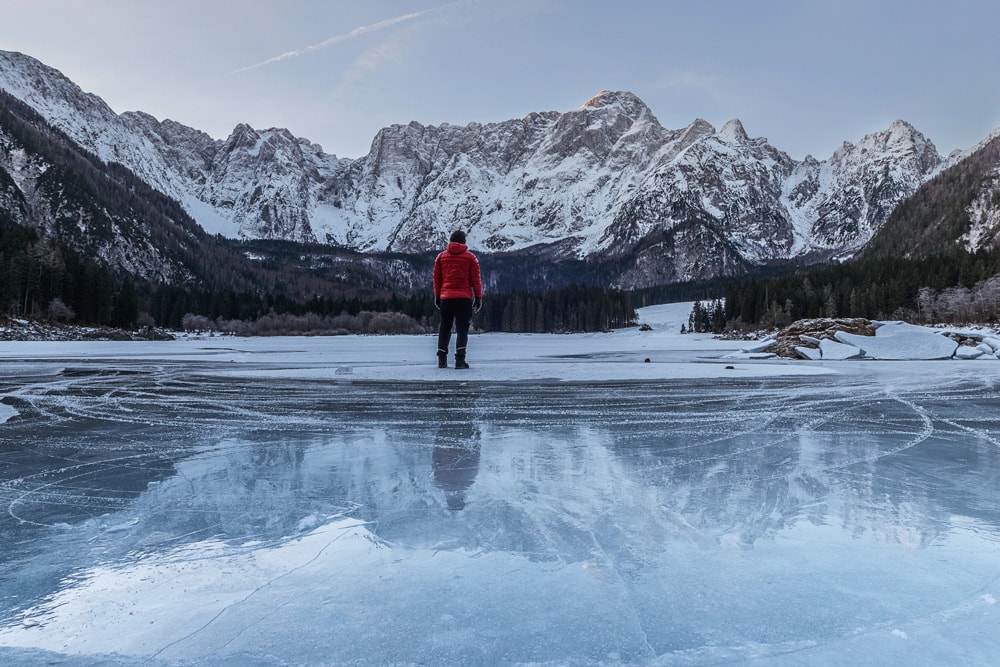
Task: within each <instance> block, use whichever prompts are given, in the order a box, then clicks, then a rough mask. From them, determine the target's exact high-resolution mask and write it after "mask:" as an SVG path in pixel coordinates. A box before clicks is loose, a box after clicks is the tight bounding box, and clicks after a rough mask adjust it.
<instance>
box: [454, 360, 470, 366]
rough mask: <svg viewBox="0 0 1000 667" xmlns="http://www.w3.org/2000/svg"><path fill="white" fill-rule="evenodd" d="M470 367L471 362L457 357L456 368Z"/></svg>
mask: <svg viewBox="0 0 1000 667" xmlns="http://www.w3.org/2000/svg"><path fill="white" fill-rule="evenodd" d="M468 367H469V364H467V363H465V360H464V359H463V360H462V361H458V360H457V359H456V360H455V368H468Z"/></svg>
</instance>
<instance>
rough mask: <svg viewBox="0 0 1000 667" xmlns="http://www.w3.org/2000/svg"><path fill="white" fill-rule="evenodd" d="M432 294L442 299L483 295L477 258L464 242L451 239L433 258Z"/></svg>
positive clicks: (480, 296) (479, 296)
mask: <svg viewBox="0 0 1000 667" xmlns="http://www.w3.org/2000/svg"><path fill="white" fill-rule="evenodd" d="M434 296H437V297H441V298H442V299H471V298H472V297H473V296H476V297H478V298H480V299H481V298H482V297H483V281H482V279H481V278H480V276H479V260H478V259H476V256H475V255H473V254H472V253H471V252H469V247H468V246H467V245H465V244H464V243H455V242H454V241H452V242H451V243H449V244H448V249H447V250H445V251H444V252H442V253H441V254H440V255H438V256H437V259H435V260H434Z"/></svg>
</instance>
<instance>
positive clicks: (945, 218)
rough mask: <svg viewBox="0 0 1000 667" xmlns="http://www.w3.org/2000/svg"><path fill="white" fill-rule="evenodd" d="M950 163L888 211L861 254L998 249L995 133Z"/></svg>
mask: <svg viewBox="0 0 1000 667" xmlns="http://www.w3.org/2000/svg"><path fill="white" fill-rule="evenodd" d="M950 162H951V166H949V167H948V168H947V169H944V170H942V171H941V172H940V173H939V174H937V175H936V176H935V177H934V178H932V179H930V180H929V181H927V182H926V183H924V184H923V185H921V186H920V187H919V188H918V189H917V190H916V192H915V193H914V194H913V196H912V197H910V198H908V199H907V200H906V201H904V202H902V203H901V204H900V205H899V206H898V207H897V208H896V209H895V210H894V211H893V212H892V214H891V215H890V216H889V217H888V219H887V221H886V223H885V225H884V226H883V227H882V228H881V230H880V231H879V233H878V234H877V235H876V236H875V238H874V239H873V240H872V242H871V243H870V244H869V246H868V247H867V248H866V249H865V255H866V256H869V257H894V256H902V257H908V258H925V257H931V256H934V255H940V254H947V253H951V252H955V251H964V252H976V251H979V250H989V249H994V248H997V247H1000V133H996V132H994V133H993V135H991V136H990V137H989V138H987V139H986V140H985V141H983V142H982V143H981V144H979V146H977V147H976V148H974V149H973V150H971V151H969V152H968V153H967V154H964V155H961V156H960V159H956V160H951V161H950Z"/></svg>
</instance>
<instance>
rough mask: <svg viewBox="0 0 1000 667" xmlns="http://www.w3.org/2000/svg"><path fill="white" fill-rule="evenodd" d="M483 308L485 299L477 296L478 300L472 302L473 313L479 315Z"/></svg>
mask: <svg viewBox="0 0 1000 667" xmlns="http://www.w3.org/2000/svg"><path fill="white" fill-rule="evenodd" d="M482 307H483V297H481V296H477V297H476V300H475V301H473V302H472V312H474V313H478V312H479V309H480V308H482Z"/></svg>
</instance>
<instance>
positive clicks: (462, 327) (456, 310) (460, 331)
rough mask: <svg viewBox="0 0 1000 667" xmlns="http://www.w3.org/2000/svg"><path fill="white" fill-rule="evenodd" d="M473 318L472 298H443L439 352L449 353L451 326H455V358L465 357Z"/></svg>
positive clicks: (439, 330)
mask: <svg viewBox="0 0 1000 667" xmlns="http://www.w3.org/2000/svg"><path fill="white" fill-rule="evenodd" d="M471 320H472V299H441V328H440V329H438V354H444V355H447V354H448V343H450V342H451V327H452V325H454V326H455V334H456V336H455V358H456V359H461V360H464V359H465V348H466V347H467V346H468V344H469V322H470V321H471Z"/></svg>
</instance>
